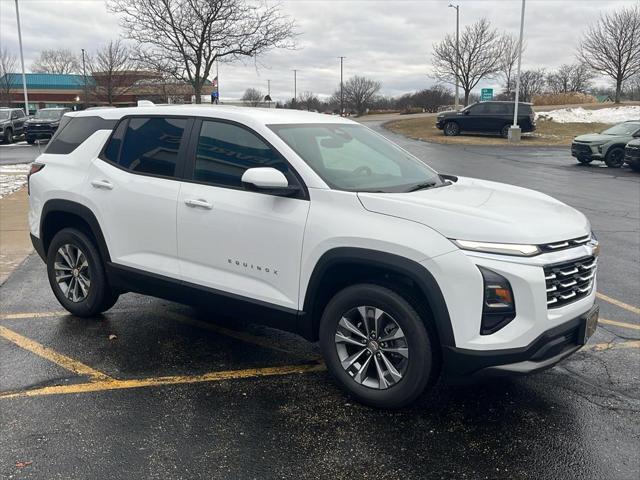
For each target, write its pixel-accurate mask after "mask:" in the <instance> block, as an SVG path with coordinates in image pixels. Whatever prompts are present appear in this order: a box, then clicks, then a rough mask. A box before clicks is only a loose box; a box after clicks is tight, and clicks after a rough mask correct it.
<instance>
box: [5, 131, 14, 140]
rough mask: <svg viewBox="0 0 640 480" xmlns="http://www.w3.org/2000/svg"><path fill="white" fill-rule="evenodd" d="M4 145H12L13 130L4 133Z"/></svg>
mask: <svg viewBox="0 0 640 480" xmlns="http://www.w3.org/2000/svg"><path fill="white" fill-rule="evenodd" d="M4 143H13V130H11V129H10V128H7V129H6V130H5V131H4Z"/></svg>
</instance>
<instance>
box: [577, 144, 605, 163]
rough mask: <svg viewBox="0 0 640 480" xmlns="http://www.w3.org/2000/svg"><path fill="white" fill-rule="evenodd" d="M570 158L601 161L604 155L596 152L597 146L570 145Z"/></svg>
mask: <svg viewBox="0 0 640 480" xmlns="http://www.w3.org/2000/svg"><path fill="white" fill-rule="evenodd" d="M571 156H572V157H575V158H588V159H591V160H602V159H604V155H603V154H602V153H600V152H599V151H598V147H597V146H594V147H592V146H590V145H588V144H586V143H575V142H574V143H572V144H571Z"/></svg>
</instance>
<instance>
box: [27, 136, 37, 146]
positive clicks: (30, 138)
mask: <svg viewBox="0 0 640 480" xmlns="http://www.w3.org/2000/svg"><path fill="white" fill-rule="evenodd" d="M27 143H28V144H29V145H33V144H34V143H36V139H35V138H33V137H27Z"/></svg>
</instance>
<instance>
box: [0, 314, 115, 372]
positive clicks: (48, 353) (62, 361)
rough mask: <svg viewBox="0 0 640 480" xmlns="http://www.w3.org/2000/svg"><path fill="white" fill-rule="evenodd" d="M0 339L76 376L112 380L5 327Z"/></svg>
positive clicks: (1, 330)
mask: <svg viewBox="0 0 640 480" xmlns="http://www.w3.org/2000/svg"><path fill="white" fill-rule="evenodd" d="M0 337H2V338H4V339H6V340H9V341H10V342H12V343H14V344H16V345H17V346H19V347H20V348H24V349H25V350H28V351H30V352H31V353H35V354H36V355H38V356H40V357H42V358H44V359H46V360H49V361H50V362H53V363H55V364H56V365H59V366H61V367H62V368H65V369H67V370H70V371H72V372H73V373H75V374H77V375H87V376H88V377H90V378H91V379H92V380H96V381H99V380H111V379H112V378H111V377H110V376H109V375H106V374H104V373H102V372H99V371H98V370H96V369H94V368H91V367H90V366H88V365H85V364H84V363H82V362H79V361H78V360H75V359H73V358H70V357H67V356H66V355H63V354H61V353H58V352H56V351H55V350H52V349H51V348H49V347H45V346H44V345H42V344H40V343H38V342H36V341H35V340H31V339H30V338H27V337H23V336H22V335H20V334H19V333H16V332H14V331H13V330H9V329H8V328H6V327H3V326H0Z"/></svg>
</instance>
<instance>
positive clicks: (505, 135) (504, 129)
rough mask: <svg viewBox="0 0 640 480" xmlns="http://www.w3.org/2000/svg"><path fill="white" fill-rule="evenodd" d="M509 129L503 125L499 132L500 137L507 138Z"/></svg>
mask: <svg viewBox="0 0 640 480" xmlns="http://www.w3.org/2000/svg"><path fill="white" fill-rule="evenodd" d="M509 127H510V125H505V126H504V127H502V130H500V135H502V138H509Z"/></svg>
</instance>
